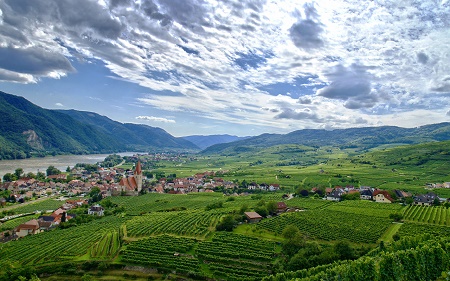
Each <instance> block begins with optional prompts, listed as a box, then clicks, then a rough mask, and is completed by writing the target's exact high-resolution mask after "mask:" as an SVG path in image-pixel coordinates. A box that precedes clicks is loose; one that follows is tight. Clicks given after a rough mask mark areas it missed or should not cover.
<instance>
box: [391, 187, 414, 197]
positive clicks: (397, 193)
mask: <svg viewBox="0 0 450 281" xmlns="http://www.w3.org/2000/svg"><path fill="white" fill-rule="evenodd" d="M394 193H395V196H397V197H398V198H400V199H403V198H406V197H411V193H409V192H405V191H403V190H399V189H395V190H394Z"/></svg>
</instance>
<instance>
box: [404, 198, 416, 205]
mask: <svg viewBox="0 0 450 281" xmlns="http://www.w3.org/2000/svg"><path fill="white" fill-rule="evenodd" d="M412 203H414V199H413V198H412V197H406V198H405V204H406V205H411V204H412Z"/></svg>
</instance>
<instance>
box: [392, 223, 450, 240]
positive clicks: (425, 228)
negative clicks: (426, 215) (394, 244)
mask: <svg viewBox="0 0 450 281" xmlns="http://www.w3.org/2000/svg"><path fill="white" fill-rule="evenodd" d="M397 234H398V235H399V236H400V237H403V236H417V235H422V234H430V235H432V236H435V237H440V236H444V237H448V236H450V227H447V226H441V225H432V224H423V223H412V222H411V223H410V222H407V223H404V224H403V225H402V226H401V227H400V230H399V231H398V232H397Z"/></svg>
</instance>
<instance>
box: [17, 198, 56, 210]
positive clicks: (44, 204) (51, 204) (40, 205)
mask: <svg viewBox="0 0 450 281" xmlns="http://www.w3.org/2000/svg"><path fill="white" fill-rule="evenodd" d="M62 204H63V203H62V202H61V201H58V200H54V199H45V200H42V201H38V202H35V203H31V204H26V205H22V206H19V207H17V208H14V209H13V210H12V211H14V213H15V214H25V213H32V212H35V211H41V212H45V211H48V210H56V209H58V208H59V207H61V205H62Z"/></svg>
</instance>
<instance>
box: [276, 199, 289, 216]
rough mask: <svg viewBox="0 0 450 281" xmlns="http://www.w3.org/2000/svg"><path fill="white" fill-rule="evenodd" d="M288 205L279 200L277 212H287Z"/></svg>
mask: <svg viewBox="0 0 450 281" xmlns="http://www.w3.org/2000/svg"><path fill="white" fill-rule="evenodd" d="M286 210H287V205H286V203H284V202H277V214H281V213H284V212H286Z"/></svg>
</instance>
